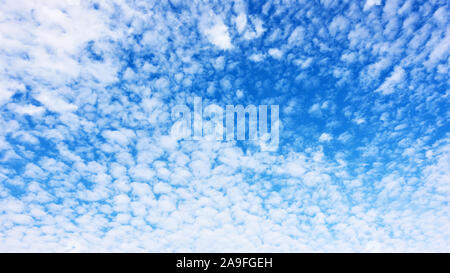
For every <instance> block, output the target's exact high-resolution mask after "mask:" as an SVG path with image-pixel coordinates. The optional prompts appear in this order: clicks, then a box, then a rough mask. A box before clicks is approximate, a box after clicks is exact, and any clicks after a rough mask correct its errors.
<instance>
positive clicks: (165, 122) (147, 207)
mask: <svg viewBox="0 0 450 273" xmlns="http://www.w3.org/2000/svg"><path fill="white" fill-rule="evenodd" d="M448 16H449V7H448V2H447V1H445V0H442V1H441V0H429V1H414V0H366V1H349V0H342V1H338V0H320V1H319V0H315V1H307V0H298V1H257V0H253V1H238V0H237V1H197V0H193V1H181V0H162V1H139V0H133V1H132V0H129V1H126V0H114V1H109V0H108V1H106V0H98V1H91V0H45V1H44V0H0V128H1V130H0V252H449V251H450V209H449V201H450V131H449V128H450V127H449V116H450V112H449V61H450V56H449V52H450V25H449V21H448ZM195 97H199V98H201V99H202V103H203V105H204V106H205V105H212V104H214V105H218V106H220V107H223V108H224V107H225V106H226V105H243V106H246V105H255V106H259V105H269V106H270V105H278V106H279V123H277V125H279V145H278V146H277V147H275V148H273V149H264V145H262V144H261V143H259V142H258V141H254V140H222V141H220V140H210V139H209V140H208V139H202V138H200V139H189V138H178V137H177V136H176V135H174V134H173V133H171V132H172V131H171V128H172V127H173V126H174V123H175V122H176V120H174V118H173V116H172V115H171V113H172V110H173V109H174V107H175V106H177V105H186V106H187V107H188V108H189V109H193V108H192V107H193V103H194V98H195ZM272 127H273V125H272Z"/></svg>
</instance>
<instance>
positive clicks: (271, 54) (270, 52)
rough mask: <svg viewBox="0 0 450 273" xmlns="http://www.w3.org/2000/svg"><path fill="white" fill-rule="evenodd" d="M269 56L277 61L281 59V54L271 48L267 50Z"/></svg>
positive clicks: (276, 49) (279, 51)
mask: <svg viewBox="0 0 450 273" xmlns="http://www.w3.org/2000/svg"><path fill="white" fill-rule="evenodd" d="M269 55H270V56H272V57H273V58H275V59H278V60H279V59H281V57H283V52H282V51H281V50H279V49H278V48H271V49H269Z"/></svg>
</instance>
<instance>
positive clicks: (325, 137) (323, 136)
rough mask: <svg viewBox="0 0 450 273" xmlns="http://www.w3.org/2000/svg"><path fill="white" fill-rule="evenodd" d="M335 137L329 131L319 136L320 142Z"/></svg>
mask: <svg viewBox="0 0 450 273" xmlns="http://www.w3.org/2000/svg"><path fill="white" fill-rule="evenodd" d="M332 139H333V136H332V135H330V134H327V133H322V134H321V135H320V137H319V142H329V141H331V140H332Z"/></svg>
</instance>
